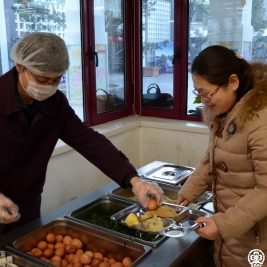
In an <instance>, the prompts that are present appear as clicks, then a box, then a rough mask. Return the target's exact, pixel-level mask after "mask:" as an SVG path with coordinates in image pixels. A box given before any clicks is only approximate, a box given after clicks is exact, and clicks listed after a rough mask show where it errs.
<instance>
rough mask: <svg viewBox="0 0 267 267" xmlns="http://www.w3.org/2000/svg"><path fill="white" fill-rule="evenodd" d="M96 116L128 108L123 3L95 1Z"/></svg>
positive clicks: (117, 0) (103, 0) (107, 0)
mask: <svg viewBox="0 0 267 267" xmlns="http://www.w3.org/2000/svg"><path fill="white" fill-rule="evenodd" d="M94 21H95V52H96V55H95V56H96V58H95V61H96V101H97V114H102V113H106V112H111V111H114V110H118V109H122V108H124V107H125V100H124V99H125V86H124V84H125V81H124V62H125V49H124V43H125V42H124V1H123V0H97V1H94Z"/></svg>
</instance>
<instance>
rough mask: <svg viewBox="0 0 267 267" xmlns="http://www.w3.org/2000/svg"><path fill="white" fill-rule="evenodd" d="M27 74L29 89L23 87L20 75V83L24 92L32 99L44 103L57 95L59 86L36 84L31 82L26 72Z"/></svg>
mask: <svg viewBox="0 0 267 267" xmlns="http://www.w3.org/2000/svg"><path fill="white" fill-rule="evenodd" d="M25 74H26V77H27V80H28V86H27V88H25V87H24V86H23V83H22V81H21V75H20V83H21V85H22V88H23V90H24V91H25V92H26V94H27V95H28V96H30V97H31V98H33V99H35V100H38V101H43V100H45V99H47V98H48V97H50V96H52V95H54V94H55V93H56V91H57V88H58V85H50V84H49V85H42V84H38V83H34V82H32V81H30V80H29V78H28V75H27V72H26V71H25Z"/></svg>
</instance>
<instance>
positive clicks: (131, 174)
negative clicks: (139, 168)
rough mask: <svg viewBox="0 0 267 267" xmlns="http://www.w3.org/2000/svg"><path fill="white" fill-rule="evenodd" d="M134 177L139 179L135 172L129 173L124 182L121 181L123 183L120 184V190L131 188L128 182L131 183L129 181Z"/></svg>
mask: <svg viewBox="0 0 267 267" xmlns="http://www.w3.org/2000/svg"><path fill="white" fill-rule="evenodd" d="M136 176H137V177H140V176H139V175H138V173H137V172H131V173H129V174H128V175H127V176H126V177H125V178H124V180H123V182H122V184H121V187H122V188H127V187H132V185H131V183H130V181H131V179H132V178H133V177H136Z"/></svg>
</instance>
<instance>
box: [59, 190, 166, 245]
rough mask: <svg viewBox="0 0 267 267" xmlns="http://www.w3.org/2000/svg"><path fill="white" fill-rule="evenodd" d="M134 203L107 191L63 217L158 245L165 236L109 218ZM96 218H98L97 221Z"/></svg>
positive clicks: (136, 240) (124, 236)
mask: <svg viewBox="0 0 267 267" xmlns="http://www.w3.org/2000/svg"><path fill="white" fill-rule="evenodd" d="M135 204H136V201H130V200H129V199H122V198H118V197H116V196H114V195H113V196H112V195H110V194H108V193H107V195H103V196H101V197H99V198H98V199H96V200H94V201H92V202H90V203H88V204H86V205H85V206H83V207H81V208H79V209H77V210H74V211H72V212H71V213H69V214H66V215H65V216H64V217H65V218H67V219H69V220H71V221H73V222H77V223H79V224H82V225H85V226H90V227H92V228H96V229H99V230H102V231H105V232H107V233H113V234H115V235H117V236H121V237H123V238H125V239H127V240H133V241H135V242H138V243H141V244H144V245H147V246H150V247H154V248H156V247H158V246H159V245H160V244H162V243H163V242H164V241H165V240H166V238H167V237H166V236H161V235H158V234H154V233H153V234H148V233H144V232H141V231H139V230H136V229H129V228H128V227H126V226H124V225H121V224H120V223H114V221H113V220H111V219H110V216H111V215H113V214H115V213H117V212H120V211H121V210H127V209H129V210H132V209H133V208H134V207H135ZM97 214H100V216H99V217H98V216H97ZM103 214H104V215H103ZM93 216H96V218H95V219H96V220H95V221H94V222H92V220H93V219H94V218H92V217H93ZM97 220H99V223H98V222H97ZM103 220H104V221H105V222H104V223H103V222H102V221H103Z"/></svg>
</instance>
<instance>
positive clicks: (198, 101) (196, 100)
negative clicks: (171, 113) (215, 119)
mask: <svg viewBox="0 0 267 267" xmlns="http://www.w3.org/2000/svg"><path fill="white" fill-rule="evenodd" d="M193 104H201V99H200V97H198V96H196V97H195V100H194V102H193Z"/></svg>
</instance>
